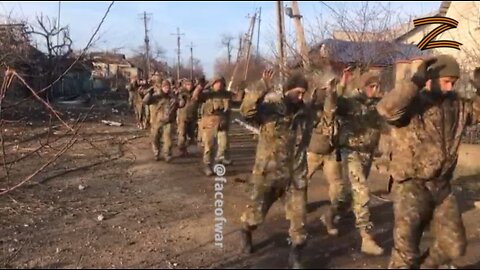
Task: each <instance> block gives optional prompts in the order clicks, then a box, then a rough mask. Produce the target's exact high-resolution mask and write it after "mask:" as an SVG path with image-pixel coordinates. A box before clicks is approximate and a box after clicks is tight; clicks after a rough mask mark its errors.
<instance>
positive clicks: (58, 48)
mask: <svg viewBox="0 0 480 270" xmlns="http://www.w3.org/2000/svg"><path fill="white" fill-rule="evenodd" d="M61 6H62V1H58V18H57V29H60V9H61ZM59 44H60V33H58V34H57V54H59V52H58V51H59V50H60V47H58V45H59Z"/></svg>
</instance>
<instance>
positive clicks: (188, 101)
mask: <svg viewBox="0 0 480 270" xmlns="http://www.w3.org/2000/svg"><path fill="white" fill-rule="evenodd" d="M192 91H193V90H192ZM192 94H193V92H190V91H188V90H186V89H184V88H181V89H180V92H179V93H178V96H179V98H181V99H183V100H185V106H184V107H183V108H180V109H178V111H177V118H178V119H180V120H183V121H186V120H188V121H190V120H195V119H196V117H197V110H198V108H197V103H196V102H194V101H193V100H192Z"/></svg>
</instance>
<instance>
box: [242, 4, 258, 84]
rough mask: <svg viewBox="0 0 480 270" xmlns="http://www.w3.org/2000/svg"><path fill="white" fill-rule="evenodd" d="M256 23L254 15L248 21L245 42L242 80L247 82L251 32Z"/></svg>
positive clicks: (255, 15)
mask: <svg viewBox="0 0 480 270" xmlns="http://www.w3.org/2000/svg"><path fill="white" fill-rule="evenodd" d="M256 21H257V13H255V14H254V15H253V17H252V20H251V21H250V27H249V28H248V34H247V35H246V38H245V41H246V42H247V62H246V63H245V73H244V76H243V79H244V80H247V75H248V66H249V64H250V49H251V48H252V39H253V31H254V30H255V22H256Z"/></svg>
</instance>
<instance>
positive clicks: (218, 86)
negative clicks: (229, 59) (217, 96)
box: [210, 75, 225, 92]
mask: <svg viewBox="0 0 480 270" xmlns="http://www.w3.org/2000/svg"><path fill="white" fill-rule="evenodd" d="M210 85H211V86H212V90H213V91H215V92H218V91H220V90H222V89H224V88H225V78H223V76H220V75H217V76H215V77H213V79H212V81H211V84H210Z"/></svg>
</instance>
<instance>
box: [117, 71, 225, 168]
mask: <svg viewBox="0 0 480 270" xmlns="http://www.w3.org/2000/svg"><path fill="white" fill-rule="evenodd" d="M225 87H226V84H225V79H224V78H223V77H221V76H216V77H214V78H212V80H210V81H209V82H207V81H206V80H205V77H200V78H197V79H196V80H189V79H182V80H181V81H180V82H179V83H178V84H176V83H175V81H174V80H172V79H171V78H165V79H162V78H161V76H160V75H159V74H158V73H155V74H153V76H152V77H151V78H150V80H149V81H148V82H145V81H139V80H138V79H137V78H135V77H132V78H131V81H130V84H129V85H128V87H127V88H128V91H129V104H130V107H131V108H133V109H134V112H135V116H136V120H137V122H138V125H139V127H140V128H142V129H149V130H150V139H151V143H152V149H153V155H154V158H155V160H157V161H159V160H161V159H162V158H163V160H164V161H165V162H167V163H169V162H171V160H172V158H173V157H172V141H173V140H172V134H173V133H172V129H173V127H174V126H176V130H177V132H176V133H177V145H178V149H179V150H180V156H181V157H183V156H187V155H188V151H187V147H188V145H190V144H196V143H197V142H201V144H202V145H203V158H202V161H203V165H204V166H203V171H204V173H205V174H206V175H207V176H211V175H213V171H212V164H213V162H215V163H221V164H224V165H230V164H231V163H232V162H231V160H230V159H229V158H228V136H227V131H228V128H229V125H228V122H229V119H230V112H231V103H230V101H231V99H232V94H231V92H229V91H227V90H226V89H225ZM215 146H216V147H215ZM215 150H216V151H215ZM214 151H215V153H214ZM212 155H214V158H213V159H212Z"/></svg>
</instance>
